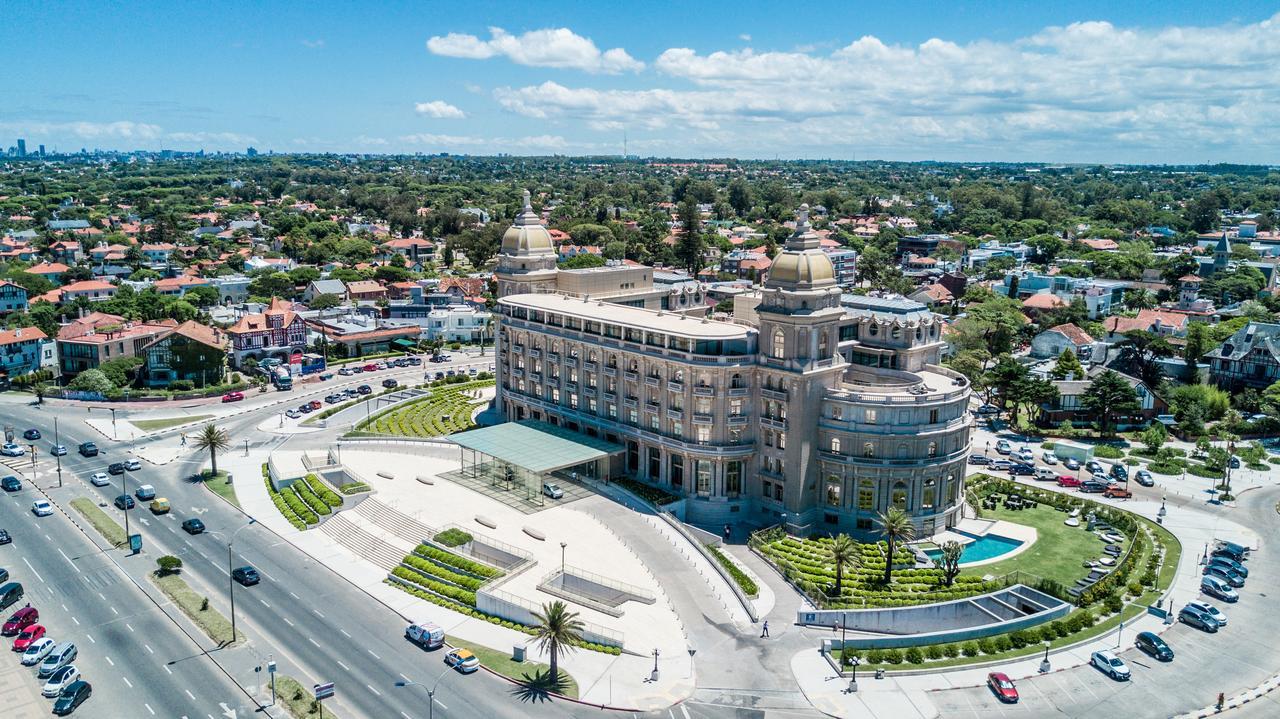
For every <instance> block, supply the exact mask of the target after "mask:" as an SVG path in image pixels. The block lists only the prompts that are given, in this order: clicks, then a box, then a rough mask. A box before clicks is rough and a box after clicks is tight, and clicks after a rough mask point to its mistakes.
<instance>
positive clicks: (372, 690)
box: [364, 684, 382, 696]
mask: <svg viewBox="0 0 1280 719" xmlns="http://www.w3.org/2000/svg"><path fill="white" fill-rule="evenodd" d="M364 688H365V689H368V690H369V691H371V692H373V693H374V694H377V695H378V696H382V692H380V691H378V690H377V689H374V688H373V686H372V685H370V684H365V685H364Z"/></svg>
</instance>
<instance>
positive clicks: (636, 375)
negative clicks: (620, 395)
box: [622, 370, 640, 382]
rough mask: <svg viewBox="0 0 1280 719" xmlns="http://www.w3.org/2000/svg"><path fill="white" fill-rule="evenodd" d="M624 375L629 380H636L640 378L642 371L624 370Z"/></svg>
mask: <svg viewBox="0 0 1280 719" xmlns="http://www.w3.org/2000/svg"><path fill="white" fill-rule="evenodd" d="M622 376H623V377H624V378H626V380H627V381H628V382H635V381H637V380H639V379H640V373H639V372H632V371H631V370H627V371H626V372H623V373H622Z"/></svg>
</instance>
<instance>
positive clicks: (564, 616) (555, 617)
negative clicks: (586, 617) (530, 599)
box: [533, 600, 586, 684]
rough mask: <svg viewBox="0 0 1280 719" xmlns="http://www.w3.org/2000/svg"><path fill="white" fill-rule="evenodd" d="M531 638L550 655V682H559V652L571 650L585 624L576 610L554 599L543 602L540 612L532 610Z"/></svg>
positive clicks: (580, 637) (578, 640)
mask: <svg viewBox="0 0 1280 719" xmlns="http://www.w3.org/2000/svg"><path fill="white" fill-rule="evenodd" d="M533 618H534V620H535V621H536V622H537V624H536V625H534V631H533V639H534V641H535V642H537V644H538V648H539V649H542V650H543V651H545V652H546V653H547V655H548V656H550V657H551V682H552V683H553V684H559V683H560V664H559V661H560V652H561V651H565V652H568V651H572V650H573V648H574V645H575V644H577V643H578V642H580V641H582V632H583V630H585V629H586V625H584V624H583V623H582V620H581V619H579V618H578V613H577V612H571V611H569V609H568V608H567V607H566V606H565V604H564V602H562V601H560V600H556V601H554V602H551V603H550V604H543V605H542V611H541V612H534V613H533Z"/></svg>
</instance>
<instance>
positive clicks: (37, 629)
mask: <svg viewBox="0 0 1280 719" xmlns="http://www.w3.org/2000/svg"><path fill="white" fill-rule="evenodd" d="M43 636H44V627H43V626H41V625H39V624H32V625H31V626H29V627H27V628H26V629H23V630H22V632H21V633H19V634H18V638H17V639H14V640H13V651H15V652H25V651H27V647H29V646H31V644H32V643H33V642H35V641H37V640H38V639H40V638H41V637H43Z"/></svg>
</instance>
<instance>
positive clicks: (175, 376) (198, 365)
mask: <svg viewBox="0 0 1280 719" xmlns="http://www.w3.org/2000/svg"><path fill="white" fill-rule="evenodd" d="M142 357H143V360H144V361H143V364H142V368H141V370H140V371H139V373H138V374H139V376H140V377H141V378H142V383H143V384H144V385H146V386H147V387H168V386H170V385H171V384H172V383H173V382H175V381H179V380H185V381H188V382H191V384H192V385H193V386H195V387H207V386H209V385H216V384H221V383H222V378H223V375H224V374H225V371H226V361H227V336H226V335H225V334H223V333H222V332H220V331H218V330H216V329H214V328H212V327H206V326H205V325H202V324H200V323H199V322H195V321H190V322H184V323H182V324H180V325H178V326H177V327H175V328H173V331H172V332H169V333H168V334H165V335H163V336H160V337H158V338H156V339H155V341H153V342H152V343H151V344H149V345H147V346H146V347H144V348H143V351H142Z"/></svg>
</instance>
